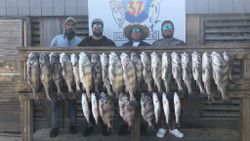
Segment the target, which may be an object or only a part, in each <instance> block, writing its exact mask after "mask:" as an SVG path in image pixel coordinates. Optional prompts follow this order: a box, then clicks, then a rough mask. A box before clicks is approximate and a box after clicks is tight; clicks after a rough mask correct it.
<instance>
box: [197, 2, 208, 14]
mask: <svg viewBox="0 0 250 141" xmlns="http://www.w3.org/2000/svg"><path fill="white" fill-rule="evenodd" d="M195 5H196V13H199V14H204V13H208V11H209V8H208V7H209V0H196V2H195Z"/></svg>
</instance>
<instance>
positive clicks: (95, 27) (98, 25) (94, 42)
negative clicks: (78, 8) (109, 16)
mask: <svg viewBox="0 0 250 141" xmlns="http://www.w3.org/2000/svg"><path fill="white" fill-rule="evenodd" d="M91 27H92V33H93V35H92V36H90V37H87V38H85V39H83V40H82V41H81V42H80V44H78V46H80V47H83V46H92V47H94V46H116V45H115V43H114V42H113V41H112V40H110V39H109V38H107V37H106V36H104V35H103V28H104V24H103V21H102V20H101V19H99V18H96V19H94V20H93V21H92V25H91Z"/></svg>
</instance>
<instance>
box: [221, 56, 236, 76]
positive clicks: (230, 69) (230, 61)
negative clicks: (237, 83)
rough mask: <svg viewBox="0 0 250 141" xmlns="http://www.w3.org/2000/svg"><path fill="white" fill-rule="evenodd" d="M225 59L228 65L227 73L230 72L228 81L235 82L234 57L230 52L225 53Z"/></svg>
mask: <svg viewBox="0 0 250 141" xmlns="http://www.w3.org/2000/svg"><path fill="white" fill-rule="evenodd" d="M222 55H223V59H224V61H225V63H226V69H225V71H228V79H229V80H233V76H232V74H233V58H232V55H231V54H230V53H228V52H223V54H222Z"/></svg>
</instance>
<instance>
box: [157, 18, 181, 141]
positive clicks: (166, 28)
mask: <svg viewBox="0 0 250 141" xmlns="http://www.w3.org/2000/svg"><path fill="white" fill-rule="evenodd" d="M161 33H162V36H163V38H162V39H159V40H157V41H155V42H154V43H153V46H178V45H184V44H185V43H184V42H183V41H181V40H178V39H176V38H174V37H173V35H174V24H173V22H171V21H169V20H166V21H164V22H163V23H162V25H161ZM181 102H183V98H181ZM169 103H170V112H171V113H170V125H169V126H170V127H169V133H170V134H172V135H174V136H175V137H177V138H183V137H184V134H183V133H182V132H181V131H180V130H178V129H177V125H176V124H175V113H174V106H173V105H174V103H173V98H172V95H171V98H169ZM181 105H183V104H181ZM161 116H162V117H161V119H160V120H161V122H160V125H159V126H160V127H164V123H165V122H164V118H163V115H161ZM165 133H166V129H164V128H159V129H158V131H157V133H156V136H157V137H161V138H162V137H164V135H165Z"/></svg>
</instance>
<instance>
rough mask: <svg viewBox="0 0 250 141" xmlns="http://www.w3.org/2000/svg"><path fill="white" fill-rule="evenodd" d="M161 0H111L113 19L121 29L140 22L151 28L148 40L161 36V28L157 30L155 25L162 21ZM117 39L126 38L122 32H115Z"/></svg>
mask: <svg viewBox="0 0 250 141" xmlns="http://www.w3.org/2000/svg"><path fill="white" fill-rule="evenodd" d="M160 1H161V0H110V1H109V5H110V8H111V10H112V15H113V19H114V20H115V22H116V24H117V25H118V27H119V29H123V28H124V27H125V26H126V25H128V24H132V23H140V24H143V25H146V26H148V27H149V28H150V34H149V37H148V38H147V40H156V39H158V38H159V32H160V31H159V30H158V31H155V30H154V26H155V25H156V24H157V23H159V22H160V20H158V17H159V12H160ZM113 38H114V40H115V41H119V40H126V38H125V37H124V35H123V31H122V32H115V33H113Z"/></svg>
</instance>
